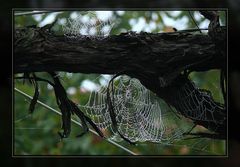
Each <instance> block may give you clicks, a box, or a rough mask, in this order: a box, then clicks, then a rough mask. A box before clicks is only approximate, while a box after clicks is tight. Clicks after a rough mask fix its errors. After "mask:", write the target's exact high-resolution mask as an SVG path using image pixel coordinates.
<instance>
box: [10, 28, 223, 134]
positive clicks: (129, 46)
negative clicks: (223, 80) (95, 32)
mask: <svg viewBox="0 0 240 167" xmlns="http://www.w3.org/2000/svg"><path fill="white" fill-rule="evenodd" d="M220 29H221V32H222V33H225V31H226V29H225V28H224V27H220ZM225 34H226V33H225ZM217 43H218V44H217V45H218V46H219V44H221V45H224V46H225V45H226V36H225V35H221V36H219V38H218V42H217ZM225 60H226V50H224V48H223V50H222V49H221V48H219V47H216V42H215V41H214V40H213V38H212V37H210V36H208V35H207V34H198V33H194V32H192V31H191V32H187V31H185V32H174V33H161V34H152V33H144V32H142V33H140V34H136V33H134V32H128V33H122V34H120V35H113V36H109V37H98V38H93V37H89V36H81V37H78V38H76V39H68V38H66V37H64V36H56V35H54V34H52V33H51V32H50V30H49V29H46V28H37V27H27V28H22V29H16V30H15V39H14V73H23V72H48V71H67V72H81V73H99V74H117V73H120V72H121V73H124V74H127V75H129V76H131V77H135V78H138V79H139V80H140V81H141V83H142V84H143V85H144V86H146V87H147V88H148V89H149V90H151V91H153V92H155V93H156V94H157V95H158V96H159V97H161V98H162V99H163V100H165V101H166V102H167V103H168V104H170V105H172V106H174V107H175V108H176V109H177V110H178V112H179V113H181V114H182V115H184V116H185V117H187V118H190V119H192V120H193V121H194V122H195V123H196V124H199V125H202V126H204V127H206V128H208V129H210V130H212V131H214V132H216V133H218V134H219V135H220V136H225V134H226V133H225V132H226V108H225V107H222V106H221V105H220V104H218V103H217V102H215V101H214V100H213V98H212V97H211V96H210V95H209V96H207V95H206V94H205V93H203V92H202V91H201V90H199V89H198V88H196V87H194V86H193V87H191V89H192V91H194V92H196V94H197V96H198V97H197V98H198V99H201V98H207V100H208V101H209V102H210V104H211V105H213V106H216V107H215V108H214V110H216V111H214V115H213V114H212V113H210V112H209V113H207V114H206V117H207V118H208V119H210V121H209V120H199V119H194V118H193V117H192V116H191V115H189V114H188V113H186V112H185V109H186V108H184V107H182V106H180V105H179V103H180V102H182V101H183V100H182V99H181V96H179V94H181V93H183V92H181V90H182V89H181V88H182V87H184V86H185V85H191V81H190V80H189V79H188V78H187V76H185V75H182V74H181V72H183V71H186V70H188V71H207V70H210V69H223V68H225V66H226V61H225ZM189 98H191V97H190V96H189ZM185 100H189V103H188V105H190V106H191V105H193V104H194V103H195V101H194V100H191V99H185ZM178 101H179V102H178ZM198 105H200V104H198ZM203 107H204V108H203V109H209V111H210V109H211V110H213V108H212V107H211V106H209V103H204V104H203ZM203 109H202V110H203Z"/></svg>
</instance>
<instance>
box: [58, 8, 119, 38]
mask: <svg viewBox="0 0 240 167" xmlns="http://www.w3.org/2000/svg"><path fill="white" fill-rule="evenodd" d="M113 26H114V22H113V20H112V19H111V18H106V19H102V18H98V17H97V14H96V12H94V11H86V12H78V14H76V15H75V17H74V18H71V17H70V18H68V19H67V22H66V24H64V25H63V26H62V30H63V33H64V35H65V36H66V37H67V38H68V39H81V38H86V37H91V38H103V37H106V36H108V35H109V34H110V32H111V30H112V28H113Z"/></svg>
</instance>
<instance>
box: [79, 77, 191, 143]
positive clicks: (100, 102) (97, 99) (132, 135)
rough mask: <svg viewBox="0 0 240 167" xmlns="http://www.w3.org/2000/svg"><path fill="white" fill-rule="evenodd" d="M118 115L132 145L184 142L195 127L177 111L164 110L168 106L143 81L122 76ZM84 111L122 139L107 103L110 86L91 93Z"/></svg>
mask: <svg viewBox="0 0 240 167" xmlns="http://www.w3.org/2000/svg"><path fill="white" fill-rule="evenodd" d="M113 90H114V92H110V93H111V94H113V96H114V104H113V106H114V112H115V114H116V120H117V125H118V130H119V132H120V133H121V134H122V135H124V137H126V138H127V139H129V140H130V141H132V142H145V141H151V142H170V141H173V140H177V139H181V138H182V137H183V133H184V132H186V131H187V130H188V129H189V128H190V127H191V125H192V123H191V122H190V121H188V122H189V123H187V124H188V125H187V124H186V123H185V124H184V125H187V126H181V125H183V124H181V121H186V119H184V118H182V117H180V116H178V115H176V113H175V112H171V111H168V110H166V109H162V108H163V106H164V105H166V104H165V103H164V102H163V101H162V100H161V99H160V98H158V97H157V96H156V95H154V94H153V93H152V92H150V91H149V90H148V89H146V88H145V87H144V86H143V85H142V84H141V83H140V81H139V80H137V79H135V78H130V77H128V76H125V75H124V76H121V77H119V78H117V79H116V81H115V82H114V89H113ZM80 108H81V110H82V111H83V112H85V113H86V115H88V116H89V117H90V118H91V119H92V120H93V122H94V123H95V124H96V125H97V126H98V127H99V128H100V129H101V130H102V131H103V132H104V133H105V135H106V136H107V137H109V138H111V139H113V140H116V141H121V140H122V138H121V137H120V136H119V135H118V134H117V133H115V132H114V131H113V125H112V121H111V117H110V113H109V106H108V103H107V87H106V86H101V87H100V88H99V89H98V90H96V91H93V92H92V93H91V94H90V97H89V100H88V102H87V103H86V104H85V105H80Z"/></svg>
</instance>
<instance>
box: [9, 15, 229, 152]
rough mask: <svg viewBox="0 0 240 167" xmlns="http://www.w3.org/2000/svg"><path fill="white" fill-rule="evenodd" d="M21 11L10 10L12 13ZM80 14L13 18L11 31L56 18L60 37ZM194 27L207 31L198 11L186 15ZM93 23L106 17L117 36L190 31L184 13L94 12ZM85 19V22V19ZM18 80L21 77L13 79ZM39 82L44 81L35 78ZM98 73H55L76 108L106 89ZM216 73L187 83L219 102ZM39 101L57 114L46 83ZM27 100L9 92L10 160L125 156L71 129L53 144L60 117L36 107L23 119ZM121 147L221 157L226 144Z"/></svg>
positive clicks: (223, 20) (207, 141)
mask: <svg viewBox="0 0 240 167" xmlns="http://www.w3.org/2000/svg"><path fill="white" fill-rule="evenodd" d="M24 12H27V11H15V14H20V13H24ZM82 13H83V12H79V11H57V12H50V13H41V14H34V15H32V14H27V15H19V16H15V17H14V23H15V27H23V26H30V25H37V26H40V27H42V26H44V25H46V24H49V23H52V22H53V21H54V20H55V19H58V21H57V23H56V24H55V25H54V27H53V30H54V33H55V34H58V35H62V34H63V31H62V26H64V25H65V24H66V22H67V21H68V19H69V18H71V19H74V18H76V17H77V16H78V15H79V14H82ZM191 14H192V15H193V17H194V19H195V21H196V22H197V24H198V26H199V27H200V28H207V26H208V23H209V22H208V20H206V19H205V18H204V17H202V16H201V15H200V14H199V12H197V11H191ZM220 16H221V17H220V19H221V24H222V25H225V24H226V18H225V12H224V11H222V12H221V13H220ZM96 17H97V18H98V19H104V18H106V17H107V18H111V20H112V21H113V22H114V28H113V29H112V31H111V32H110V34H119V33H121V32H126V31H130V30H131V31H136V32H140V31H147V32H153V33H158V32H169V31H173V27H174V28H177V29H178V30H184V29H189V28H196V25H195V24H194V22H193V20H192V19H191V17H190V15H189V12H188V11H107V12H103V11H101V12H100V11H99V12H96ZM88 19H89V18H88ZM17 75H21V74H17ZM38 75H39V76H42V77H43V78H48V77H49V76H48V75H46V74H45V73H38ZM98 76H99V75H98V74H71V73H65V72H61V73H60V78H61V80H62V83H63V86H64V87H65V88H66V90H67V92H68V95H69V97H70V99H72V100H73V101H74V102H76V103H78V104H85V103H86V101H87V98H88V96H89V93H90V92H91V89H93V88H94V87H96V86H101V85H104V84H106V81H107V80H108V79H109V76H107V75H106V76H105V75H101V76H100V77H98ZM219 76H220V75H219V71H218V70H211V71H208V72H201V73H200V72H198V73H196V72H194V73H191V75H190V78H191V79H192V80H193V81H194V82H195V84H196V85H197V86H199V87H200V88H204V89H207V90H210V91H211V92H212V95H213V97H214V99H215V100H216V101H218V102H221V103H223V98H222V94H221V90H220V86H219V83H220V82H219ZM14 82H15V87H16V88H18V89H20V90H22V91H24V92H25V93H27V94H30V95H33V93H34V88H33V86H32V85H30V84H29V83H27V82H26V83H25V84H23V82H22V81H20V80H15V81H14ZM39 100H40V101H42V102H44V103H45V104H47V105H49V106H51V107H52V108H55V109H58V107H57V105H56V101H55V96H54V92H53V90H52V88H51V86H49V85H48V84H46V83H40V98H39ZM28 106H29V100H27V99H26V98H24V97H23V96H22V95H20V94H18V93H16V92H14V118H13V119H14V121H13V124H14V125H13V126H14V154H15V155H128V153H127V152H125V151H124V150H122V149H120V148H118V147H116V146H114V145H111V144H110V143H108V142H106V141H104V140H103V139H101V138H99V137H97V136H95V135H93V134H91V133H87V134H86V135H84V136H83V137H81V138H75V136H76V135H77V134H79V133H80V132H81V127H79V126H78V125H75V124H72V133H71V135H70V137H69V138H67V139H64V140H63V141H59V136H58V135H57V132H58V131H59V130H60V128H61V117H60V116H59V115H56V114H55V113H53V112H51V111H49V110H47V109H45V108H43V107H41V106H40V105H38V104H37V106H36V109H35V111H34V113H33V114H32V115H29V114H28ZM165 110H169V108H167V107H166V108H165ZM120 144H121V145H123V146H125V147H126V148H129V149H130V150H132V151H133V152H135V153H137V154H141V155H225V154H226V141H224V140H212V139H194V140H185V141H180V142H178V143H174V144H171V145H161V144H153V143H139V144H138V145H137V146H132V145H129V144H127V143H125V142H124V141H123V142H120Z"/></svg>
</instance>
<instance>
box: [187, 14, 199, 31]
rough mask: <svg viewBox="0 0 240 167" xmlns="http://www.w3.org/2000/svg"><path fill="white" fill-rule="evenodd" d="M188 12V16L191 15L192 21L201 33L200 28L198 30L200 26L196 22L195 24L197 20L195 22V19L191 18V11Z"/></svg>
mask: <svg viewBox="0 0 240 167" xmlns="http://www.w3.org/2000/svg"><path fill="white" fill-rule="evenodd" d="M188 13H189V15H190V17H191V19H192V21H193V22H194V24H195V25H196V26H197V28H198V30H199V32H200V33H202V31H201V30H200V28H199V27H198V24H197V22H196V21H195V19H194V18H193V16H192V14H191V12H190V11H188Z"/></svg>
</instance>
